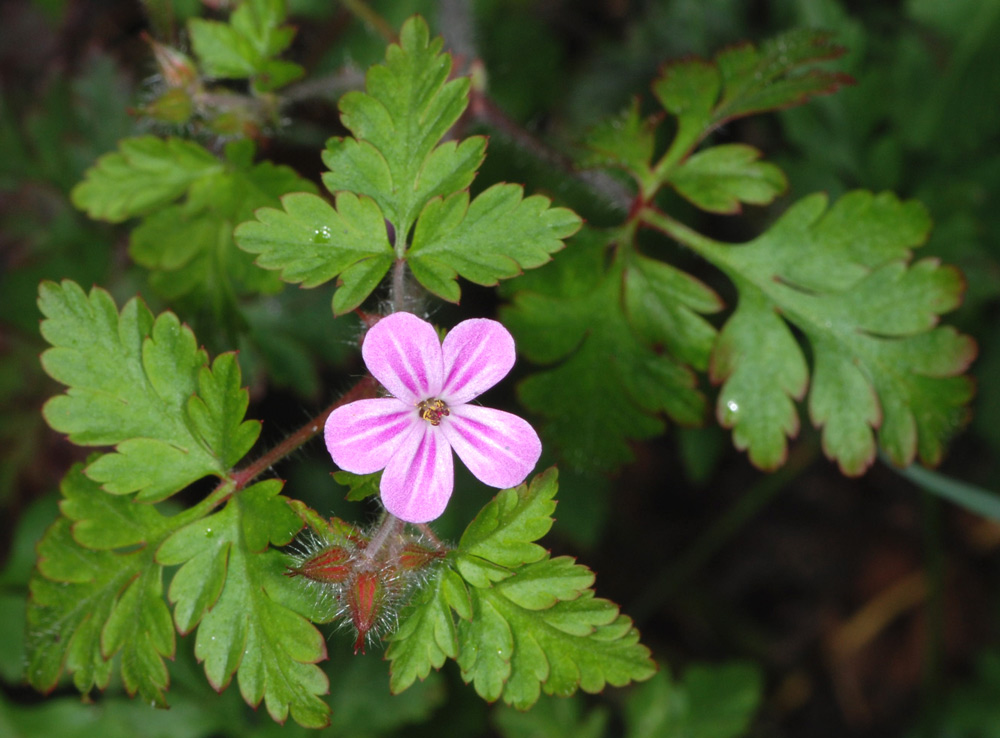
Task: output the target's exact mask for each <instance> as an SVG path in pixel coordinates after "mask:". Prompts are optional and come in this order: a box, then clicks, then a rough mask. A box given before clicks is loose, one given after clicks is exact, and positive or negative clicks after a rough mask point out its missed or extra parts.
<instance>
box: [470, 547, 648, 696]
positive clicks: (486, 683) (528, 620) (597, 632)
mask: <svg viewBox="0 0 1000 738" xmlns="http://www.w3.org/2000/svg"><path fill="white" fill-rule="evenodd" d="M556 561H558V560H556ZM548 564H549V562H539V563H538V564H528V565H526V566H524V567H522V568H521V569H520V570H519V571H518V572H517V574H515V575H514V576H513V577H510V578H509V579H505V580H504V581H503V582H500V583H499V584H496V585H494V586H493V587H491V588H472V589H471V590H470V591H471V593H472V600H473V615H472V619H471V620H468V621H465V620H462V621H460V622H459V640H460V643H461V651H460V653H459V657H458V664H459V666H460V667H461V669H462V678H463V679H465V681H467V682H472V684H473V686H474V687H475V689H476V692H477V693H478V694H479V696H480V697H482V698H483V699H485V700H487V701H493V700H496V699H499V698H501V697H502V698H503V701H504V702H505V703H507V704H510V705H513V706H515V707H517V708H518V709H522V710H524V709H527V708H528V707H530V706H531V705H533V704H534V703H535V702H536V701H537V700H538V698H539V696H540V694H541V690H543V689H544V691H545V693H546V694H551V695H559V696H562V697H565V696H568V695H571V694H573V693H574V692H576V690H577V689H583V691H585V692H590V693H595V692H600V691H601V690H603V689H604V687H605V685H607V684H611V685H612V686H618V687H620V686H624V685H625V684H628V683H629V682H631V681H641V680H643V679H648V678H649V677H651V676H652V675H653V674H654V673H656V666H655V665H654V664H653V662H652V661H651V660H650V658H649V650H648V649H647V648H646V647H645V646H642V645H641V644H640V643H639V634H638V632H637V631H636V630H635V628H633V627H632V621H631V620H629V619H628V618H627V617H625V616H624V615H619V614H618V608H617V607H616V606H615V605H614V604H613V603H611V602H608V601H607V600H601V599H597V598H595V597H594V593H593V591H592V590H589V589H588V590H583V591H576V596H575V597H573V598H572V599H567V600H559V601H557V602H556V603H555V604H554V605H552V606H550V607H546V608H535V607H530V606H525V605H524V604H521V603H520V602H518V601H517V599H516V598H515V597H512V596H511V594H512V590H513V588H515V587H518V586H519V585H520V584H521V577H524V576H527V577H531V576H532V575H533V570H534V569H536V568H538V567H540V566H546V565H548ZM577 570H583V571H587V570H586V569H585V568H584V567H582V566H576V565H574V566H573V567H571V568H570V573H569V576H571V577H573V578H574V579H577V580H579V579H582V578H583V577H581V576H580V575H579V574H577V573H576V572H577ZM588 574H589V572H588ZM549 583H550V584H551V583H553V582H552V580H550V581H549ZM563 589H564V591H566V592H569V593H571V594H572V593H573V592H575V590H574V588H573V586H572V585H567V586H565V587H564V588H563Z"/></svg>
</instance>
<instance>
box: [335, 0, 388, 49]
mask: <svg viewBox="0 0 1000 738" xmlns="http://www.w3.org/2000/svg"><path fill="white" fill-rule="evenodd" d="M343 3H344V7H345V8H347V10H348V12H350V13H351V15H353V16H354V17H355V18H358V19H359V20H361V21H362V22H363V23H365V24H366V25H367V26H368V27H369V28H371V29H372V30H374V31H375V32H376V33H378V34H379V35H380V36H381V37H382V38H384V39H385V40H386V41H388V42H389V43H392V42H393V41H395V40H396V29H394V28H393V27H392V25H391V24H390V23H389V21H387V20H386V19H385V18H383V17H382V16H381V15H379V14H378V13H377V12H376V11H375V10H373V9H372V7H371V6H370V5H369V4H368V3H366V2H363V0H343Z"/></svg>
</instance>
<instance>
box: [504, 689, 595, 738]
mask: <svg viewBox="0 0 1000 738" xmlns="http://www.w3.org/2000/svg"><path fill="white" fill-rule="evenodd" d="M584 704H585V703H584V700H583V699H582V698H580V697H577V698H566V697H558V698H556V697H542V698H541V699H540V700H538V702H537V703H535V705H534V706H533V707H532V708H531V709H530V710H528V711H527V712H523V711H521V710H517V709H515V708H513V707H508V706H506V705H501V706H499V707H497V708H496V709H495V710H494V711H493V723H494V724H495V725H496V727H497V728H498V729H499V731H500V734H501V735H503V736H505V738H602V736H605V735H608V722H609V720H610V719H611V713H610V710H609V709H608V707H607V706H605V705H598V706H596V707H592V708H589V709H587V710H586V711H585V710H584Z"/></svg>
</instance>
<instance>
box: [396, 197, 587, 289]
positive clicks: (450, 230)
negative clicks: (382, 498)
mask: <svg viewBox="0 0 1000 738" xmlns="http://www.w3.org/2000/svg"><path fill="white" fill-rule="evenodd" d="M549 204H550V201H549V199H548V198H546V197H542V196H541V195H534V196H532V197H528V198H525V197H524V190H523V188H522V187H521V186H519V185H512V184H497V185H493V186H492V187H490V188H489V189H487V190H486V191H485V192H483V193H482V194H481V195H479V196H478V197H477V198H476V199H475V200H473V201H472V202H471V203H470V202H469V195H468V193H467V192H458V193H455V194H454V195H452V196H451V197H448V198H446V199H444V200H432V201H431V202H429V203H428V204H427V207H426V208H424V210H423V212H422V213H421V214H420V219H419V220H418V221H417V227H416V230H415V231H414V234H413V245H412V246H411V247H410V250H409V251H408V252H407V255H406V256H407V262H408V263H409V265H410V268H411V269H412V270H413V274H414V276H415V277H416V278H417V279H418V280H419V281H420V282H421V283H422V284H423V285H424V286H425V287H427V289H429V290H431V291H432V292H434V293H435V294H437V295H438V296H439V297H442V298H444V299H447V300H453V301H457V300H458V297H459V289H458V285H457V284H455V282H454V281H455V277H456V274H460V275H462V276H463V277H465V278H466V279H468V280H470V281H472V282H475V283H476V284H481V285H484V286H492V285H495V284H496V283H497V282H498V281H499V280H501V279H508V278H510V277H515V276H517V275H518V274H520V273H521V269H530V268H534V267H538V266H541V265H542V264H545V263H546V262H548V261H549V260H550V257H549V254H551V253H552V252H553V251H557V250H559V249H561V248H562V247H563V243H562V240H563V239H565V238H568V237H569V236H571V235H573V234H574V233H575V232H576V231H577V230H578V229H579V228H580V222H581V221H580V218H579V216H577V215H576V213H574V212H573V211H572V210H568V209H566V208H550V207H549ZM442 277H443V278H444V280H445V281H444V283H443V284H442Z"/></svg>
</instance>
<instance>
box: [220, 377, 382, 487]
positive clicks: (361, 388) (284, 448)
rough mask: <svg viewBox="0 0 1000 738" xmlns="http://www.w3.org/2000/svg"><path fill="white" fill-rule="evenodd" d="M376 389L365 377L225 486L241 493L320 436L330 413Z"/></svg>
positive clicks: (232, 476)
mask: <svg viewBox="0 0 1000 738" xmlns="http://www.w3.org/2000/svg"><path fill="white" fill-rule="evenodd" d="M376 389H378V383H377V382H376V381H375V379H374V378H373V377H371V376H370V375H369V376H366V377H364V379H362V380H361V381H360V382H358V383H357V384H356V385H354V386H353V387H351V389H349V390H348V391H347V392H346V393H344V395H343V396H342V397H341V398H340V399H339V400H337V401H336V402H335V403H333V404H332V405H330V407H328V408H327V409H326V410H324V411H323V412H321V413H320V414H319V415H317V416H316V417H315V418H313V419H312V420H311V421H309V422H308V423H306V424H305V425H304V426H302V427H301V428H299V429H298V430H297V431H295V432H294V433H293V434H292V435H290V436H288V438H286V439H285V440H284V441H282V442H281V443H279V444H278V445H277V446H275V447H274V448H272V449H271V450H270V451H268V452H267V453H266V454H264V455H263V456H261V457H260V458H259V459H257V460H256V461H253V462H251V463H250V464H249V465H248V466H246V467H244V468H243V469H237V470H236V471H234V472H232V474H231V475H230V476H229V479H228V480H226V482H223V484H225V483H227V482H229V481H231V482H232V483H233V484H234V487H233V492H238V491H240V490H241V489H243V488H244V487H246V486H247V485H248V484H250V482H252V481H253V480H254V479H256V478H257V477H258V476H260V475H261V474H263V473H264V472H265V471H266V470H267V469H269V468H270V467H272V466H274V465H275V464H276V463H278V462H279V461H281V460H282V459H283V458H285V457H286V456H288V455H289V454H290V453H292V452H293V451H294V450H295V449H297V448H299V447H300V446H302V445H303V444H305V443H306V442H308V441H310V440H312V439H313V438H314V437H315V436H316V435H318V434H319V432H320V431H321V430H323V426H324V425H325V424H326V419H327V417H328V416H329V415H330V413H332V412H333V411H334V410H336V409H337V408H338V407H340V406H341V405H346V404H347V403H349V402H354V401H355V400H363V399H366V398H370V397H375V391H376Z"/></svg>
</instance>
